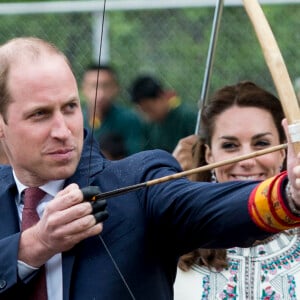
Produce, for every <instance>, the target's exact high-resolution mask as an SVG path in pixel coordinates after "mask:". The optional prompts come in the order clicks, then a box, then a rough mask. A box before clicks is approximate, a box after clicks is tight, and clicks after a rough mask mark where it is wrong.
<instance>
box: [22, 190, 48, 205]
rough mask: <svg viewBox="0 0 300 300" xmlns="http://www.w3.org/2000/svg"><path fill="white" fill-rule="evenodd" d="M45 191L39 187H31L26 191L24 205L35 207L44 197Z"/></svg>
mask: <svg viewBox="0 0 300 300" xmlns="http://www.w3.org/2000/svg"><path fill="white" fill-rule="evenodd" d="M45 194H46V193H45V192H44V191H43V190H41V189H40V188H38V187H30V188H27V189H25V191H24V207H25V208H29V209H35V208H36V207H37V205H38V204H39V202H40V201H41V200H42V198H43V197H44V196H45Z"/></svg>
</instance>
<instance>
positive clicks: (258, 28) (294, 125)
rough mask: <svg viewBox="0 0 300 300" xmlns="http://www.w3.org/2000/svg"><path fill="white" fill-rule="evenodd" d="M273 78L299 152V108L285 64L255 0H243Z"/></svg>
mask: <svg viewBox="0 0 300 300" xmlns="http://www.w3.org/2000/svg"><path fill="white" fill-rule="evenodd" d="M243 2H244V7H245V10H246V12H247V14H248V16H249V18H250V20H251V22H252V25H253V27H254V30H255V32H256V35H257V38H258V40H259V42H260V45H261V48H262V51H263V54H264V57H265V60H266V63H267V65H268V68H269V71H270V73H271V76H272V78H273V82H274V84H275V87H276V90H277V93H278V96H279V99H280V101H281V105H282V108H283V110H284V113H285V116H286V118H287V121H288V124H289V126H288V129H289V134H290V137H291V141H292V142H293V146H294V149H295V152H296V153H299V152H300V110H299V106H298V100H297V96H296V93H295V91H294V88H293V84H292V82H291V79H290V76H289V74H288V71H287V68H286V65H285V63H284V60H283V57H282V55H281V52H280V49H279V47H278V45H277V42H276V40H275V37H274V35H273V32H272V30H271V27H270V25H269V23H268V21H267V19H266V17H265V15H264V12H263V10H262V8H261V6H260V5H259V3H258V1H257V0H243Z"/></svg>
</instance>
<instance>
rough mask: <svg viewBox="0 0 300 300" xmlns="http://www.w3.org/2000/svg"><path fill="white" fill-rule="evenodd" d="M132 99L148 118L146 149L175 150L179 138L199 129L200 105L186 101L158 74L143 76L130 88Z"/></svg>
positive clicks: (146, 118)
mask: <svg viewBox="0 0 300 300" xmlns="http://www.w3.org/2000/svg"><path fill="white" fill-rule="evenodd" d="M130 93H131V100H132V102H133V103H135V104H136V107H137V109H138V110H139V111H140V113H141V114H142V116H143V117H144V119H145V120H146V121H147V125H146V130H145V135H146V144H145V149H147V150H148V149H156V148H158V149H163V150H166V151H168V152H172V151H173V150H174V148H175V147H176V145H177V143H178V141H179V140H180V139H181V138H183V137H185V136H187V135H190V134H193V133H194V131H195V126H196V120H197V108H196V107H195V108H194V109H193V108H192V107H189V106H188V105H187V104H186V103H183V102H182V100H181V99H180V97H179V96H178V95H177V93H176V92H175V91H171V90H166V89H164V87H163V86H162V84H161V83H160V82H159V80H157V79H156V78H155V77H153V76H150V75H140V76H138V77H137V78H136V79H135V80H134V81H133V83H132V86H131V88H130Z"/></svg>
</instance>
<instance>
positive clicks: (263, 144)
mask: <svg viewBox="0 0 300 300" xmlns="http://www.w3.org/2000/svg"><path fill="white" fill-rule="evenodd" d="M270 145H271V143H270V142H269V141H257V142H256V143H255V146H256V147H261V148H262V147H268V146H270Z"/></svg>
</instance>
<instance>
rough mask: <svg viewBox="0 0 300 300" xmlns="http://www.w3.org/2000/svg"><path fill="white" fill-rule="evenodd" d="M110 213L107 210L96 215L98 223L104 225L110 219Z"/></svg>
mask: <svg viewBox="0 0 300 300" xmlns="http://www.w3.org/2000/svg"><path fill="white" fill-rule="evenodd" d="M108 216H109V215H108V212H107V211H106V210H104V211H100V212H97V213H95V214H94V217H95V220H96V223H102V222H104V221H105V220H106V219H107V218H108Z"/></svg>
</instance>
